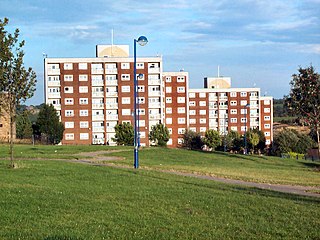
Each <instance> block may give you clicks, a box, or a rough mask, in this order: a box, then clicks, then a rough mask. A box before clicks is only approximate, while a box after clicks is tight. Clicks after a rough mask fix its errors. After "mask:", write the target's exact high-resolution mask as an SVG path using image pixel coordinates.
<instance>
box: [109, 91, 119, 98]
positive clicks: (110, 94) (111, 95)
mask: <svg viewBox="0 0 320 240" xmlns="http://www.w3.org/2000/svg"><path fill="white" fill-rule="evenodd" d="M106 97H118V92H106Z"/></svg>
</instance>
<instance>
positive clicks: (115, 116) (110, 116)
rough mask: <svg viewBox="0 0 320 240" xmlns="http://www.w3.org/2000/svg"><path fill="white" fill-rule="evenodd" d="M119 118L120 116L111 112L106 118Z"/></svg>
mask: <svg viewBox="0 0 320 240" xmlns="http://www.w3.org/2000/svg"><path fill="white" fill-rule="evenodd" d="M118 119H119V116H118V115H116V114H113V115H112V114H110V115H107V116H106V120H118Z"/></svg>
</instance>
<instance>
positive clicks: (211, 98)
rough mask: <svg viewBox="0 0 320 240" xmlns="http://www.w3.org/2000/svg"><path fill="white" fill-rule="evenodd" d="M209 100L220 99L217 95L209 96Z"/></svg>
mask: <svg viewBox="0 0 320 240" xmlns="http://www.w3.org/2000/svg"><path fill="white" fill-rule="evenodd" d="M209 101H218V97H217V96H214V97H209Z"/></svg>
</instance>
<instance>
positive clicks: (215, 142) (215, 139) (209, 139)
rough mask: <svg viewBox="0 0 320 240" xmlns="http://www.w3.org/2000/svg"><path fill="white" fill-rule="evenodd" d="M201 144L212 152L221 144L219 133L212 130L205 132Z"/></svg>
mask: <svg viewBox="0 0 320 240" xmlns="http://www.w3.org/2000/svg"><path fill="white" fill-rule="evenodd" d="M203 143H204V144H205V145H207V147H208V148H211V149H212V151H214V150H215V148H216V147H217V146H219V145H220V144H221V137H220V134H219V132H218V131H215V130H213V129H209V130H207V131H206V133H205V135H204V138H203Z"/></svg>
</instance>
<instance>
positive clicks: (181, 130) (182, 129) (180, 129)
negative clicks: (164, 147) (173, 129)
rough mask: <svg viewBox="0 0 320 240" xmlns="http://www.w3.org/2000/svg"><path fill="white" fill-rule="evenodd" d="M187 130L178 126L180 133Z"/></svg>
mask: <svg viewBox="0 0 320 240" xmlns="http://www.w3.org/2000/svg"><path fill="white" fill-rule="evenodd" d="M185 131H186V129H185V128H178V134H184V132H185Z"/></svg>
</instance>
